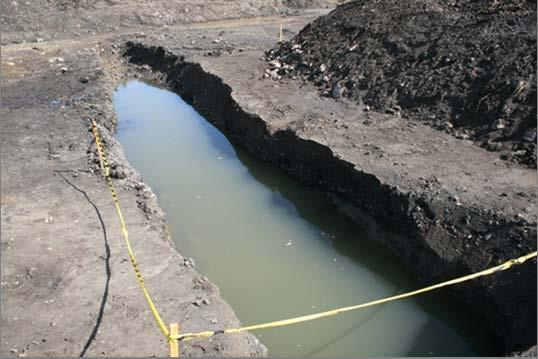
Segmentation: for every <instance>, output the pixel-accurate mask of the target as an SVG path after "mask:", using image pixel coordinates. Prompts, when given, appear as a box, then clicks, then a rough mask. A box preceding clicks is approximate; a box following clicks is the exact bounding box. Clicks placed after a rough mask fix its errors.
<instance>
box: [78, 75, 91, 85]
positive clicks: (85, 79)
mask: <svg viewBox="0 0 538 359" xmlns="http://www.w3.org/2000/svg"><path fill="white" fill-rule="evenodd" d="M79 81H80V82H81V83H83V84H87V83H88V82H90V79H89V78H87V77H86V76H84V77H81V78H80V79H79Z"/></svg>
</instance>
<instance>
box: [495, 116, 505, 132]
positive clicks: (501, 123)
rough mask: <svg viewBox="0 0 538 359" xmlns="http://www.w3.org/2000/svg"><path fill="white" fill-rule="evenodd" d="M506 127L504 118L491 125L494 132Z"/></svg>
mask: <svg viewBox="0 0 538 359" xmlns="http://www.w3.org/2000/svg"><path fill="white" fill-rule="evenodd" d="M505 127H506V125H505V123H504V120H503V119H502V118H499V119H498V120H496V121H494V122H493V123H492V124H491V129H492V130H501V129H503V128H505Z"/></svg>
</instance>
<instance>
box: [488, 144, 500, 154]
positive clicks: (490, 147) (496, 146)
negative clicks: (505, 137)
mask: <svg viewBox="0 0 538 359" xmlns="http://www.w3.org/2000/svg"><path fill="white" fill-rule="evenodd" d="M502 148H503V145H502V144H501V143H499V142H491V141H488V150H490V151H493V152H496V151H500V150H502Z"/></svg>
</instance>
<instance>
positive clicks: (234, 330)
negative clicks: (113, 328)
mask: <svg viewBox="0 0 538 359" xmlns="http://www.w3.org/2000/svg"><path fill="white" fill-rule="evenodd" d="M536 255H537V252H536V251H535V252H532V253H529V254H527V255H525V256H522V257H519V258H517V259H511V260H509V261H508V262H505V263H503V264H501V265H498V266H496V267H493V268H490V269H486V270H483V271H481V272H477V273H474V274H470V275H467V276H464V277H460V278H456V279H452V280H449V281H446V282H442V283H439V284H434V285H432V286H429V287H425V288H422V289H418V290H415V291H412V292H407V293H403V294H398V295H395V296H392V297H387V298H383V299H378V300H374V301H372V302H368V303H363V304H358V305H353V306H350V307H343V308H338V309H333V310H329V311H326V312H321V313H315V314H310V315H304V316H301V317H295V318H290V319H284V320H277V321H274V322H268V323H262V324H256V325H250V326H247V327H239V328H230V329H223V330H217V331H205V332H198V333H184V334H180V335H177V336H172V337H173V338H176V339H178V340H181V341H187V340H191V339H196V338H208V337H212V336H214V335H217V334H232V333H240V332H245V331H253V330H258V329H267V328H275V327H284V326H287V325H292V324H297V323H302V322H307V321H310V320H315V319H320V318H325V317H331V316H334V315H337V314H341V313H345V312H349V311H352V310H357V309H362V308H366V307H371V306H374V305H379V304H383V303H387V302H392V301H395V300H398V299H403V298H408V297H412V296H415V295H418V294H421V293H425V292H429V291H432V290H434V289H439V288H442V287H446V286H449V285H454V284H457V283H462V282H467V281H469V280H471V279H475V278H478V277H483V276H487V275H490V274H493V273H496V272H500V271H504V270H507V269H509V268H511V267H513V266H514V265H517V264H522V263H524V262H526V261H527V260H529V259H531V258H534V257H536Z"/></svg>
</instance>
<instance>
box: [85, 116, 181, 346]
mask: <svg viewBox="0 0 538 359" xmlns="http://www.w3.org/2000/svg"><path fill="white" fill-rule="evenodd" d="M92 131H93V136H94V137H95V145H96V146H97V154H98V155H99V161H100V163H101V169H103V170H104V175H105V178H106V181H107V184H108V189H109V190H110V194H111V195H112V199H113V200H114V205H115V206H116V212H117V213H118V217H119V220H120V229H121V233H122V234H123V237H124V238H125V244H126V246H127V251H128V252H129V258H130V259H131V264H132V265H133V269H134V272H135V274H136V279H137V280H138V284H140V288H142V292H143V293H144V297H145V298H146V302H147V303H148V306H149V309H150V310H151V314H153V318H155V321H156V322H157V325H158V326H159V329H160V330H161V332H162V333H163V334H164V336H165V337H166V338H167V339H168V341H169V342H170V341H173V340H175V338H171V337H170V333H169V331H168V328H167V327H166V324H164V322H163V320H162V319H161V316H160V314H159V312H158V311H157V308H156V307H155V304H154V303H153V300H152V299H151V296H150V295H149V292H148V290H147V289H146V286H145V284H144V278H142V273H141V272H140V268H139V267H138V263H137V262H136V259H135V256H134V253H133V249H132V247H131V241H130V240H129V232H127V226H126V225H125V221H124V220H123V214H122V212H121V208H120V201H119V200H118V196H117V195H116V189H115V188H114V183H113V182H112V178H111V177H110V166H109V165H108V161H107V158H106V155H105V151H104V149H103V146H102V144H101V140H100V136H99V129H98V128H97V124H96V123H95V120H92Z"/></svg>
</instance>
